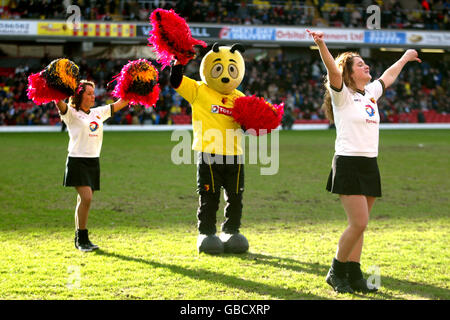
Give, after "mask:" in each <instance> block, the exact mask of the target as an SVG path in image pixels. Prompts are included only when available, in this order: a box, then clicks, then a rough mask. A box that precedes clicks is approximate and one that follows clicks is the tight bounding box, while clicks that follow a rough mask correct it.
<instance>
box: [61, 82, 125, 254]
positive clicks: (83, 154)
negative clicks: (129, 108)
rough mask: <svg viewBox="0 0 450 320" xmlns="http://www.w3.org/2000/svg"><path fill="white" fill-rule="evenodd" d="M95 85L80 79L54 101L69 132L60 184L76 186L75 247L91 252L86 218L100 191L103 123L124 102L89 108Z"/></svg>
mask: <svg viewBox="0 0 450 320" xmlns="http://www.w3.org/2000/svg"><path fill="white" fill-rule="evenodd" d="M94 89H95V84H94V83H93V82H91V81H86V80H81V81H80V84H79V87H78V89H77V90H76V93H75V94H74V95H73V96H71V97H70V98H69V103H68V104H66V103H65V102H64V101H63V100H59V101H57V102H56V106H57V107H58V110H59V114H60V116H61V120H63V121H64V122H65V124H66V125H67V130H68V132H69V138H70V141H69V148H68V151H69V154H68V157H67V161H66V170H65V173H64V182H63V185H64V186H66V187H75V189H76V191H77V193H78V196H77V206H76V208H75V228H76V231H75V248H77V249H78V250H80V251H92V250H96V249H98V246H96V245H95V244H93V243H92V242H91V241H90V240H89V236H88V230H87V220H88V215H89V209H90V207H91V201H92V196H93V194H94V191H96V190H100V160H99V157H100V150H101V148H102V142H103V122H104V121H106V120H107V119H108V118H109V117H111V116H112V115H113V114H114V112H117V111H119V110H120V109H122V108H123V107H125V106H126V105H128V101H127V100H122V99H119V100H118V101H116V102H115V103H113V104H109V105H106V106H101V107H97V108H92V107H93V106H94V103H95V95H94Z"/></svg>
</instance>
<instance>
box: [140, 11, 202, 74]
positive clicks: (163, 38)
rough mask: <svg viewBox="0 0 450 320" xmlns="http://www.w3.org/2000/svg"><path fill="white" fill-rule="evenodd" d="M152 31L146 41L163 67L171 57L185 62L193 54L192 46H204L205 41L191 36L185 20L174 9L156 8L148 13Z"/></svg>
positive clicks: (167, 64)
mask: <svg viewBox="0 0 450 320" xmlns="http://www.w3.org/2000/svg"><path fill="white" fill-rule="evenodd" d="M150 23H151V25H152V28H153V29H152V31H150V37H149V38H148V41H149V42H150V44H149V45H150V46H153V47H154V49H155V52H156V54H157V56H158V59H157V61H158V63H161V64H162V68H163V69H164V68H165V67H166V66H170V62H171V61H172V60H173V59H177V60H178V61H179V62H180V63H181V64H183V65H185V64H187V63H188V62H189V61H190V60H191V59H193V58H194V56H195V51H194V46H196V45H201V46H202V47H206V46H207V45H206V43H205V42H204V41H201V40H197V39H195V38H193V37H192V35H191V30H190V29H189V26H188V24H187V23H186V21H185V20H184V19H183V18H182V17H180V16H179V15H178V14H176V13H175V11H173V10H172V9H171V10H164V9H156V10H154V11H153V12H152V14H151V15H150Z"/></svg>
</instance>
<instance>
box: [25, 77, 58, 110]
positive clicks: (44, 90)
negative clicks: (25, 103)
mask: <svg viewBox="0 0 450 320" xmlns="http://www.w3.org/2000/svg"><path fill="white" fill-rule="evenodd" d="M42 72H43V71H41V72H39V73H34V74H32V75H30V76H29V77H28V88H27V96H28V98H29V99H31V100H33V102H34V103H36V104H38V105H39V104H43V103H49V102H52V101H54V100H64V99H66V98H67V94H64V93H62V92H60V91H58V90H55V89H52V88H51V87H50V86H48V84H47V81H46V80H45V79H44V77H43V76H42Z"/></svg>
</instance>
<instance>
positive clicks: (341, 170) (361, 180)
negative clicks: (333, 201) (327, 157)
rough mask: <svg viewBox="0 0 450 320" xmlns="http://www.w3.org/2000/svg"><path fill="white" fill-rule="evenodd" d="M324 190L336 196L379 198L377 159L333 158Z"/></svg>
mask: <svg viewBox="0 0 450 320" xmlns="http://www.w3.org/2000/svg"><path fill="white" fill-rule="evenodd" d="M326 189H327V190H328V191H330V192H332V193H337V194H345V195H365V196H371V197H381V179H380V170H379V168H378V163H377V158H368V157H353V156H338V155H337V156H335V158H334V159H333V167H332V169H331V172H330V175H329V176H328V183H327V188H326Z"/></svg>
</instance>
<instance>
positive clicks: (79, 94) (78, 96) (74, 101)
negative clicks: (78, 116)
mask: <svg viewBox="0 0 450 320" xmlns="http://www.w3.org/2000/svg"><path fill="white" fill-rule="evenodd" d="M87 86H91V87H92V88H94V89H95V84H94V83H93V82H92V81H88V80H81V81H80V84H79V85H78V88H77V90H76V92H75V94H74V95H73V96H71V97H70V98H69V106H71V107H72V108H75V109H76V110H77V111H79V110H80V107H81V100H82V98H83V93H84V92H85V91H86V87H87Z"/></svg>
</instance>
